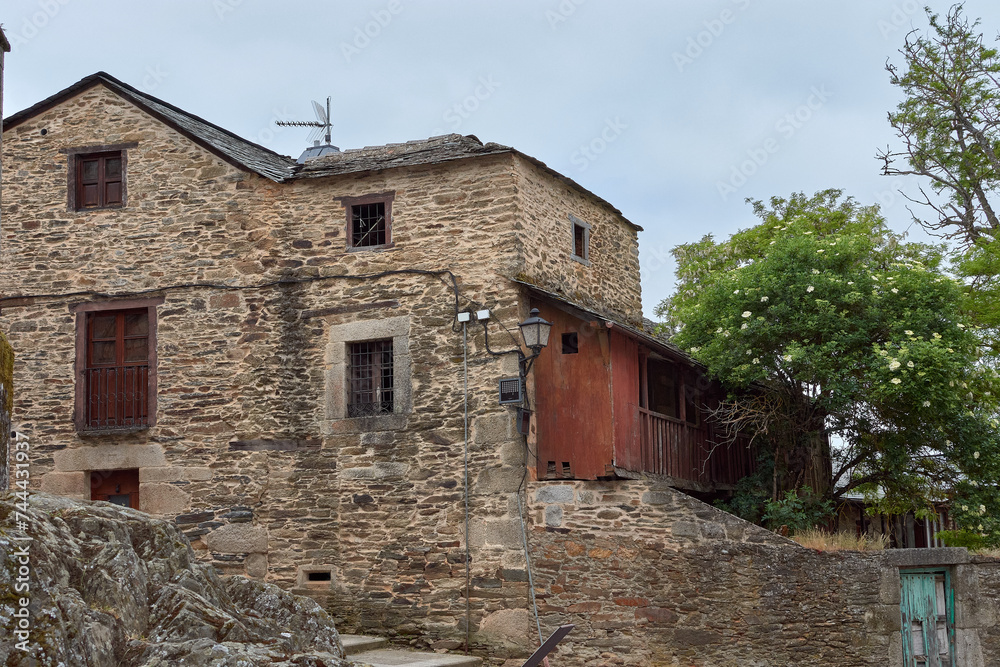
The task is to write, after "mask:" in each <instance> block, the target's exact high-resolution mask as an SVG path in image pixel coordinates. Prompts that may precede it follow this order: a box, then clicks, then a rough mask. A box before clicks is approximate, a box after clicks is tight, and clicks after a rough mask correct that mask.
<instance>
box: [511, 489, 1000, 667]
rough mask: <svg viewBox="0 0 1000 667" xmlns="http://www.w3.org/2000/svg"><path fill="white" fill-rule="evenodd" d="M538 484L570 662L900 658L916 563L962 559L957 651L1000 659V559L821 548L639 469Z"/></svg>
mask: <svg viewBox="0 0 1000 667" xmlns="http://www.w3.org/2000/svg"><path fill="white" fill-rule="evenodd" d="M530 492H531V494H532V499H533V503H532V523H533V527H532V532H531V538H530V540H531V544H532V553H533V554H534V567H535V571H534V578H535V584H536V589H537V591H538V600H539V612H540V614H541V618H542V629H543V634H546V635H547V634H548V633H549V632H551V631H552V630H554V629H555V628H556V627H558V626H559V625H561V624H564V623H574V624H576V626H577V627H576V628H575V629H574V630H573V632H572V633H571V634H570V636H569V637H568V638H567V639H566V640H564V641H563V645H562V647H561V649H560V652H559V657H558V661H559V664H561V665H677V664H683V665H706V666H708V665H761V666H763V665H767V666H769V667H772V666H777V665H796V666H798V665H825V666H829V665H843V666H844V667H847V666H852V667H854V666H857V665H872V666H875V665H879V666H884V665H890V666H897V665H901V664H902V648H901V641H902V638H901V634H900V611H899V601H900V586H899V569H900V568H907V567H941V568H947V569H950V571H951V572H952V575H953V580H954V581H955V591H956V610H957V618H956V627H957V633H956V634H957V638H956V640H957V644H958V649H957V650H958V651H959V653H958V662H957V664H961V665H996V664H1000V663H998V662H997V657H996V656H998V655H1000V643H998V642H1000V636H998V635H1000V628H998V626H997V621H998V619H997V611H996V610H997V609H998V608H1000V607H998V604H1000V589H998V587H997V584H998V582H1000V561H996V560H994V559H987V558H976V557H971V556H970V555H969V554H968V553H966V552H965V550H964V549H906V550H889V551H885V552H848V551H840V552H817V551H814V550H811V549H805V548H802V547H800V546H799V545H797V544H795V543H794V542H791V541H790V540H786V539H784V538H781V537H779V536H777V535H775V534H773V533H770V532H769V531H766V530H764V529H762V528H760V527H757V526H754V525H752V524H748V523H746V522H744V521H741V520H739V519H737V518H735V517H733V516H731V515H729V514H726V513H724V512H721V511H719V510H717V509H715V508H713V507H711V506H708V505H705V504H704V503H701V502H699V501H697V500H694V499H692V498H690V497H688V496H685V495H683V494H681V493H680V492H678V491H675V490H673V489H670V488H668V487H661V486H657V485H656V484H652V483H647V482H641V481H629V482H624V481H618V482H614V483H599V482H575V483H562V484H556V483H545V482H535V483H532V484H531V485H530Z"/></svg>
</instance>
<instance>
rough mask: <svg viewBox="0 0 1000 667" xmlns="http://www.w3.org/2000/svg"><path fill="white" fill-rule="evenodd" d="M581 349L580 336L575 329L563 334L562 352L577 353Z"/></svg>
mask: <svg viewBox="0 0 1000 667" xmlns="http://www.w3.org/2000/svg"><path fill="white" fill-rule="evenodd" d="M579 351H580V345H579V338H578V336H577V333H576V332H575V331H571V332H570V333H564V334H563V335H562V353H563V354H577V353H578V352H579Z"/></svg>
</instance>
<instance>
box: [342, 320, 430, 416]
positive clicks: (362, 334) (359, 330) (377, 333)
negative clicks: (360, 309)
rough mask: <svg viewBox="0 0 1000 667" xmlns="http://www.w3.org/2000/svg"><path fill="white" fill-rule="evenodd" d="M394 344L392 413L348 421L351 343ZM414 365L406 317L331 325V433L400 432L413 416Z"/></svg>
mask: <svg viewBox="0 0 1000 667" xmlns="http://www.w3.org/2000/svg"><path fill="white" fill-rule="evenodd" d="M386 339H391V340H392V363H393V411H392V414H388V415H378V416H373V417H349V416H348V414H347V402H348V400H349V393H348V392H349V390H350V387H349V384H350V369H349V365H350V359H349V351H350V346H351V343H363V342H366V341H377V340H386ZM412 375H413V361H412V359H411V357H410V318H409V316H407V315H400V316H397V317H387V318H384V319H377V320H358V321H355V322H345V323H342V324H332V325H330V331H329V334H328V345H327V354H326V423H327V427H328V430H329V432H359V433H360V432H368V431H397V430H401V429H403V428H405V427H406V421H407V415H409V414H410V413H412V412H413V395H412V389H411V386H412Z"/></svg>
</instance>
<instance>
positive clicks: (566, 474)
mask: <svg viewBox="0 0 1000 667" xmlns="http://www.w3.org/2000/svg"><path fill="white" fill-rule="evenodd" d="M562 476H563V479H572V478H573V468H572V467H571V466H570V465H569V461H563V462H562Z"/></svg>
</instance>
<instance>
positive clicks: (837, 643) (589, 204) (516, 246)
mask: <svg viewBox="0 0 1000 667" xmlns="http://www.w3.org/2000/svg"><path fill="white" fill-rule="evenodd" d="M43 129H44V130H45V131H46V132H45V134H42V132H41V131H42V130H43ZM459 140H468V141H471V140H469V139H463V138H455V139H454V141H459ZM115 144H125V145H127V146H130V147H129V148H127V149H126V151H127V173H126V180H127V201H126V205H125V207H124V208H122V209H117V210H116V209H109V210H100V211H75V210H68V206H67V181H68V172H67V167H68V160H69V159H70V157H69V156H68V154H67V151H71V150H72V149H79V148H81V147H88V146H108V145H115ZM407 150H410V149H407V148H406V146H405V145H400V146H389V147H383V148H382V149H379V150H373V151H371V155H382V156H383V158H385V161H384V162H383V163H380V164H382V165H383V166H382V167H378V168H375V167H372V166H370V165H371V164H374V162H372V160H375V158H374V157H371V158H370V156H368V154H367V153H365V155H363V156H362V157H363V158H364V159H365V160H368V162H367V163H366V164H369V167H366V168H365V169H364V170H363V171H350V170H340V171H338V170H335V169H331V170H329V171H328V172H323V171H322V170H317V171H315V172H314V173H316V174H325V175H319V176H315V177H310V178H304V177H303V178H293V179H291V180H288V181H285V182H281V183H278V182H276V181H274V180H270V179H268V178H265V177H263V176H261V175H259V174H257V173H254V172H252V171H247V170H245V169H242V168H239V167H237V166H234V164H233V163H232V161H227V160H224V159H222V158H221V157H220V156H219V155H217V154H215V153H213V152H210V151H208V150H206V148H204V147H203V146H202V145H200V144H198V143H196V142H194V141H192V140H191V139H189V138H188V137H187V136H185V135H183V134H181V133H180V132H178V131H175V130H174V129H171V128H170V127H169V126H168V125H165V124H163V123H162V122H160V121H159V120H157V119H156V118H154V117H153V116H151V115H149V114H148V113H146V112H145V111H143V110H142V109H141V108H139V107H138V106H136V105H135V104H133V103H132V102H130V101H126V100H125V99H124V98H122V97H121V96H119V95H118V94H116V93H115V92H113V91H112V90H111V89H110V88H108V87H106V86H105V85H102V84H97V85H94V86H92V87H89V88H86V89H84V90H81V91H80V92H79V93H78V94H75V95H73V96H70V97H68V98H67V99H65V100H63V101H61V102H59V103H57V104H55V105H54V106H52V107H51V108H48V109H46V110H43V111H40V112H39V113H37V114H36V115H34V116H31V117H30V118H27V119H26V120H23V121H22V122H20V123H19V124H17V125H15V126H13V127H9V128H8V129H6V130H5V131H4V133H3V156H2V157H3V172H2V179H3V194H4V198H5V203H4V218H3V221H2V227H0V299H8V300H6V301H2V302H0V306H2V307H0V330H2V331H5V332H6V333H7V335H8V338H9V340H10V343H11V346H12V347H13V350H14V352H15V354H16V356H15V357H14V367H13V382H14V386H16V388H17V396H16V400H15V401H14V411H13V422H14V426H15V428H17V429H18V430H19V431H24V432H25V434H26V435H27V436H28V437H29V438H30V442H31V444H32V452H33V457H34V458H33V460H32V475H31V482H32V484H33V485H34V487H35V488H38V489H41V490H45V491H51V492H52V493H56V494H58V495H62V496H70V497H76V498H80V499H84V500H86V499H89V498H90V493H91V480H92V479H96V480H98V481H100V479H102V475H106V474H108V473H111V472H114V471H118V470H134V471H136V472H137V474H138V481H139V503H140V509H142V510H144V511H146V512H148V513H150V514H152V515H154V517H156V518H157V519H158V520H161V521H167V522H170V523H172V524H173V526H175V527H176V529H177V530H179V531H180V532H182V533H183V534H184V535H186V536H187V538H188V539H190V541H191V545H192V547H193V550H194V554H195V555H196V556H197V558H198V559H199V561H200V562H202V563H205V564H211V565H213V566H214V567H215V569H216V570H217V571H219V572H221V573H222V574H227V575H228V574H242V575H247V576H249V577H253V578H255V579H262V580H264V581H265V582H266V583H268V584H277V585H278V586H280V587H282V588H285V589H291V590H294V591H295V592H297V593H305V594H308V595H309V596H311V597H312V598H314V599H315V600H316V601H318V602H319V603H320V604H321V605H322V606H323V607H324V608H325V609H326V610H327V611H328V612H329V614H330V616H331V617H332V618H333V620H334V621H335V622H336V624H337V627H338V628H339V629H340V630H341V631H344V632H372V633H379V634H383V635H386V636H389V637H390V638H393V639H394V640H396V641H397V642H402V643H409V644H412V645H415V646H418V647H431V648H435V649H454V648H458V647H460V646H461V645H462V644H463V642H464V640H465V636H466V631H467V629H468V631H469V633H470V635H471V637H472V649H473V651H474V652H476V653H478V654H480V655H483V656H484V657H485V658H486V659H487V661H488V663H490V664H494V665H502V664H504V662H505V661H506V660H514V659H518V658H521V659H523V658H524V657H525V656H526V655H528V654H530V652H531V650H532V649H533V647H534V646H535V645H536V644H537V634H536V630H535V627H534V619H533V615H532V607H531V602H530V591H529V588H528V586H529V584H528V579H529V570H528V568H527V565H526V562H525V557H524V552H523V547H522V535H523V533H522V524H521V521H520V517H519V502H518V499H519V497H520V498H521V501H522V503H526V513H527V526H526V531H527V534H528V538H529V546H530V554H531V555H532V559H533V568H532V571H531V574H533V576H534V583H535V589H536V592H537V600H538V608H539V612H540V614H541V625H542V629H543V631H545V632H546V633H547V632H551V631H552V630H553V629H554V628H555V627H557V626H558V625H560V624H562V623H565V622H573V623H576V624H577V628H576V629H575V630H574V631H573V633H572V634H571V635H570V637H568V638H567V639H566V640H565V641H564V642H563V644H562V646H561V648H560V653H559V656H558V659H559V663H558V664H563V665H588V666H596V665H685V666H687V665H737V664H738V665H741V666H742V665H793V664H794V665H820V664H822V665H844V666H845V667H846V666H847V665H892V666H895V665H898V664H899V662H900V660H901V653H900V650H899V646H900V645H901V644H900V642H901V635H900V628H899V624H900V621H899V584H898V567H899V566H898V565H896V564H893V563H892V562H889V561H888V560H887V557H886V556H885V555H881V554H854V553H836V554H819V553H816V552H812V551H809V550H805V549H802V548H801V547H798V546H797V545H794V544H792V543H790V542H788V541H787V540H784V539H782V538H780V537H777V536H775V535H773V534H771V533H769V532H767V531H764V530H762V529H760V528H758V527H755V526H752V525H750V524H747V523H745V522H742V521H740V520H738V519H735V518H734V517H731V516H729V515H727V514H725V513H723V512H721V511H719V510H716V509H714V508H712V507H710V506H707V505H704V504H702V503H699V502H698V501H695V500H693V499H691V498H689V497H687V496H684V495H683V494H681V493H679V492H677V491H675V490H673V489H670V488H669V487H665V486H662V485H660V484H657V483H654V482H647V481H639V480H631V481H630V480H616V481H613V482H611V481H609V482H578V481H566V482H558V483H557V482H544V483H543V482H537V481H533V476H532V474H531V473H532V472H533V470H532V468H533V465H534V463H533V461H532V460H531V458H532V457H531V456H529V453H528V451H527V449H526V446H525V442H524V440H523V439H522V437H521V436H520V435H519V434H518V433H517V432H516V426H515V419H514V411H513V409H512V408H509V407H507V406H501V405H499V404H498V401H497V383H498V380H499V379H500V378H503V377H511V376H516V374H517V372H518V365H517V358H516V356H514V355H512V354H499V355H494V354H490V351H492V352H497V351H501V352H502V351H509V350H511V349H512V348H515V347H517V346H518V345H519V339H518V333H517V327H516V325H517V322H519V321H522V320H523V319H524V318H525V317H527V315H528V307H527V304H528V303H529V296H528V293H527V292H526V288H525V287H524V284H525V283H527V284H529V285H533V286H535V287H537V288H538V289H540V290H543V291H545V292H548V293H553V294H556V295H561V296H562V297H563V298H565V299H566V300H568V301H570V302H572V303H576V304H579V305H581V306H583V307H585V308H588V309H592V310H593V311H595V312H598V313H601V314H605V315H607V316H610V317H613V318H615V319H618V320H620V321H623V322H625V323H627V324H631V325H634V326H637V325H639V324H640V318H641V301H640V290H639V270H638V251H637V248H638V245H637V231H638V230H637V228H636V227H635V226H634V225H632V224H631V223H629V222H628V221H626V220H624V219H623V218H622V217H621V215H620V214H619V213H618V212H617V211H615V210H614V209H613V208H612V207H611V206H610V205H608V204H607V203H606V202H603V200H600V199H598V198H597V197H595V196H594V195H592V194H590V193H588V192H587V191H585V190H584V189H583V188H580V187H579V186H575V185H574V184H572V183H571V182H569V181H568V180H567V179H564V178H561V177H558V176H557V175H554V174H553V173H552V172H551V171H549V170H547V169H546V168H544V166H542V165H540V163H537V162H535V161H532V160H531V159H530V158H527V157H526V156H523V155H521V154H519V153H516V152H504V151H496V152H489V151H487V152H484V153H483V154H481V155H475V156H473V157H465V158H462V159H453V160H450V161H447V162H439V163H426V164H418V163H405V164H403V165H402V166H400V165H398V164H397V166H393V163H392V162H391V160H389V158H392V156H393V155H395V153H396V152H399V151H402V152H405V151H407ZM369 158H370V159H369ZM374 194H391V197H392V205H391V211H392V215H391V240H392V243H391V245H390V246H389V247H385V248H379V249H370V250H359V249H348V248H346V240H345V236H346V220H347V212H346V210H345V208H344V204H343V201H344V199H345V198H352V197H365V196H370V195H374ZM570 216H573V217H574V218H576V219H578V220H580V221H583V222H585V223H586V224H587V225H589V226H590V250H589V257H588V259H589V265H587V264H584V263H581V262H577V261H575V260H573V259H572V257H571V253H572V228H571V223H570V220H571V218H570ZM414 271H422V273H415V272H414ZM385 272H395V273H391V274H385ZM445 272H450V273H445ZM378 274H384V275H378ZM452 277H453V278H454V281H455V285H457V289H458V298H457V304H456V295H455V289H454V287H453V284H452ZM68 295H72V296H68ZM11 297H17V299H16V300H11ZM137 298H145V299H157V300H158V301H159V303H158V304H157V305H155V313H156V319H157V327H156V360H157V368H156V371H157V381H156V382H157V384H156V399H157V412H156V415H155V423H154V424H153V425H151V426H150V427H149V428H146V429H141V430H135V431H131V432H125V433H106V432H105V433H96V434H95V433H85V432H78V431H77V429H76V426H75V422H74V405H75V399H76V391H77V380H78V378H77V377H76V375H75V367H76V363H77V359H76V349H77V323H78V317H79V314H78V313H77V312H75V311H74V308H76V307H78V306H87V307H90V306H92V305H93V304H95V303H106V304H107V305H108V306H109V307H113V306H114V304H115V303H116V302H119V300H120V299H137ZM456 306H457V309H459V310H463V311H468V310H479V309H485V308H488V309H489V310H490V311H491V319H490V321H489V323H488V325H487V326H488V327H489V334H490V339H489V343H490V345H489V351H488V350H487V347H486V340H485V337H484V328H483V325H481V324H479V323H477V322H476V321H475V320H473V322H472V323H470V325H469V326H468V331H467V333H468V386H469V393H468V406H469V424H468V425H469V431H468V487H467V488H468V491H469V515H468V518H469V540H468V544H466V538H465V535H466V514H465V511H464V506H465V504H464V497H465V490H466V483H465V479H466V474H465V467H464V461H465V447H466V437H465V435H466V432H465V421H464V399H465V395H464V392H463V385H464V374H463V359H464V351H465V350H464V348H463V332H462V328H461V325H459V324H458V323H457V322H456V317H455V315H456ZM354 337H357V338H354ZM386 339H391V341H392V350H393V354H394V358H395V359H397V360H398V361H399V366H398V378H399V380H400V382H401V383H402V384H401V385H400V386H399V387H398V388H397V389H396V391H397V392H398V396H399V397H400V398H399V400H398V401H396V408H395V410H394V412H393V414H389V415H382V416H378V417H370V418H350V417H346V416H345V410H344V407H345V403H344V401H345V390H346V380H345V378H346V377H347V371H346V369H345V366H344V364H345V363H346V361H345V359H346V350H347V348H346V346H347V345H349V344H350V342H351V341H352V340H358V341H360V340H386ZM3 358H7V359H9V356H8V357H3V356H0V359H3ZM0 370H2V367H0ZM4 382H5V384H6V383H7V381H6V380H4ZM404 385H405V386H404ZM530 385H531V383H530V379H529V392H530ZM8 400H9V399H8ZM529 442H533V441H532V440H530V439H529ZM526 465H527V466H528V471H527V472H528V475H527V479H525V466H526ZM519 493H520V496H519V495H518V494H519ZM467 550H468V552H469V553H470V554H471V558H470V559H468V560H469V562H468V563H467V562H466V561H467V558H466V552H467ZM943 565H944V566H946V567H950V568H953V570H954V573H955V578H956V580H958V581H961V582H962V586H963V588H962V594H961V596H960V599H961V600H962V605H963V606H962V609H963V610H964V611H963V612H962V613H963V614H964V616H963V617H962V627H961V628H959V629H960V637H961V640H962V642H963V644H962V645H963V647H964V648H963V649H962V650H963V651H965V653H964V654H963V655H965V656H966V657H968V660H967V661H966V662H965V663H963V664H968V665H980V664H984V665H997V664H1000V663H998V662H997V658H996V657H994V656H998V655H1000V631H998V630H997V627H996V611H995V610H996V608H997V603H998V601H1000V599H998V598H1000V577H998V575H997V573H996V569H995V565H994V563H993V562H992V561H987V560H983V561H981V562H980V561H977V560H975V559H972V558H969V557H967V556H966V557H965V560H961V562H958V561H956V562H954V563H953V562H949V563H945V564H943ZM467 566H468V571H469V578H468V584H467V583H466V568H467ZM316 573H318V574H320V575H323V576H318V577H315V576H313V577H311V576H310V575H312V574H316ZM325 575H329V576H328V577H327V576H325ZM893 582H895V583H893ZM467 596H468V599H469V608H470V610H469V623H468V627H467V624H466V598H467ZM976 656H981V657H980V658H976ZM977 660H978V662H977ZM991 661H992V662H991ZM511 664H513V663H511Z"/></svg>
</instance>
